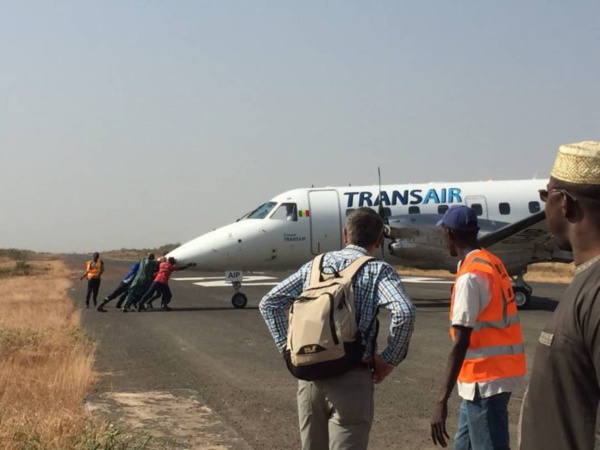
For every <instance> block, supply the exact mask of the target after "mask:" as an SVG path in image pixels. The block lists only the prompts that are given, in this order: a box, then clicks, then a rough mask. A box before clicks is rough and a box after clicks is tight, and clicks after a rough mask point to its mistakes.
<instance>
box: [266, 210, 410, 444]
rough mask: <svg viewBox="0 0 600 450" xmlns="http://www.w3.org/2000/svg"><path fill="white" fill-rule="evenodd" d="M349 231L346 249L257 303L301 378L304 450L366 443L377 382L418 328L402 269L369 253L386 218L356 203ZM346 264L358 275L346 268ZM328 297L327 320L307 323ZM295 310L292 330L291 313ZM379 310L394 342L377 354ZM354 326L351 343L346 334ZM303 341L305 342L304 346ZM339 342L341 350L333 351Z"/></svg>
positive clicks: (380, 235) (379, 239)
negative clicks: (307, 311) (386, 314)
mask: <svg viewBox="0 0 600 450" xmlns="http://www.w3.org/2000/svg"><path fill="white" fill-rule="evenodd" d="M343 236H344V243H345V244H346V247H345V248H344V249H342V250H340V251H334V252H329V253H326V254H325V255H323V256H322V260H321V257H320V256H319V257H317V258H316V259H315V260H313V261H311V262H308V263H307V264H305V265H304V266H302V268H300V270H299V271H298V272H296V273H295V274H294V275H292V276H290V277H289V278H287V279H286V280H284V281H282V282H281V283H280V284H279V285H277V286H276V287H275V288H273V290H271V292H269V293H268V294H267V295H266V296H265V297H264V298H263V299H262V300H261V302H260V307H259V308H260V312H261V314H262V315H263V317H264V319H265V322H266V323H267V326H268V328H269V331H270V332H271V335H272V336H273V339H274V340H275V344H276V345H277V347H278V349H279V351H280V352H281V353H283V354H284V355H285V357H286V361H287V364H288V367H289V368H290V371H292V373H294V374H295V375H296V376H297V377H298V378H303V379H299V380H298V394H297V400H298V416H299V422H300V437H301V441H302V449H304V450H309V449H326V448H335V449H338V448H344V449H350V448H351V449H357V450H358V449H366V448H367V446H368V442H369V432H370V430H371V424H372V422H373V411H374V403H373V383H380V382H382V381H383V380H384V379H385V378H386V377H387V376H388V375H389V374H390V372H391V371H392V370H393V369H394V367H395V366H397V365H398V364H399V363H400V362H401V361H402V360H403V359H404V358H405V357H406V354H407V352H408V345H409V340H410V337H411V335H412V332H413V328H414V320H415V308H414V306H413V304H412V303H411V301H410V299H409V298H408V297H407V295H406V293H405V291H404V286H403V285H402V282H401V281H400V277H399V276H398V274H397V273H396V271H395V270H394V269H393V268H392V266H390V265H389V264H387V263H385V262H383V261H381V260H376V259H373V258H364V257H365V256H368V255H370V254H371V253H373V252H374V251H376V250H377V249H378V248H379V246H380V245H381V242H382V240H383V220H382V219H381V217H380V216H379V215H378V214H377V213H376V212H375V211H373V210H372V209H369V208H358V209H356V210H355V211H353V212H352V213H351V214H350V215H349V216H348V217H347V219H346V227H345V228H344V230H343ZM361 258H362V260H361V261H359V262H357V263H356V264H352V263H353V262H355V261H357V260H359V259H361ZM315 262H316V263H317V264H315ZM349 266H352V267H349ZM358 266H360V267H358ZM346 268H348V269H349V271H351V272H353V273H350V274H346V273H344V269H346ZM352 275H353V276H352ZM344 280H348V281H347V282H346V281H344ZM315 285H318V286H316V289H315ZM333 285H336V286H337V287H336V286H333ZM340 289H341V292H340ZM315 291H316V292H315ZM324 298H325V299H330V300H326V301H324V302H323V303H324V304H325V308H326V307H327V304H328V303H331V309H330V310H329V311H326V310H325V309H323V311H322V316H321V317H319V316H316V317H315V316H314V314H313V317H312V318H313V319H315V318H316V319H317V322H318V323H317V324H316V325H315V321H314V320H313V321H312V323H302V322H301V320H300V319H301V318H302V317H303V315H302V314H303V309H304V308H305V307H307V308H311V307H313V304H314V306H315V308H318V304H319V302H320V301H321V300H322V299H324ZM290 307H292V310H291V312H290V327H289V328H288V321H287V320H286V310H287V309H288V308H290ZM380 307H385V308H387V309H389V310H390V315H391V320H390V329H389V334H388V339H387V344H388V345H387V347H386V348H385V349H384V350H383V351H382V352H381V353H377V331H378V322H377V317H376V316H377V312H378V309H379V308H380ZM346 310H347V311H350V314H349V315H348V316H346V317H343V316H340V318H339V319H338V317H337V316H336V315H337V314H342V313H343V312H344V311H346ZM321 318H322V320H320V321H319V319H321ZM348 322H352V323H348ZM321 326H322V328H319V327H321ZM317 328H319V329H317ZM352 328H354V330H355V336H354V340H353V341H348V340H346V339H341V338H340V336H341V337H342V338H343V337H344V335H345V333H346V331H345V330H347V329H352ZM321 329H322V330H323V333H322V334H321V335H322V336H329V337H331V339H329V338H326V339H323V338H321V339H320V340H319V337H318V336H319V334H320V333H319V331H320V330H321ZM312 331H314V333H313V335H314V336H315V338H314V339H315V341H314V342H312V343H311V341H310V336H308V335H310V334H311V332H312ZM302 339H304V341H305V343H306V345H303V346H301V347H298V345H297V342H300V341H302ZM340 341H341V343H340V344H339V345H336V346H335V347H338V349H337V350H336V349H335V348H332V347H334V344H338V342H340ZM343 341H346V342H343ZM336 351H337V352H338V353H339V354H338V356H340V357H339V358H338V359H335V358H336V356H335V355H334V356H333V358H334V359H333V360H329V361H323V359H330V358H328V357H327V356H322V355H328V354H333V353H335V352H336ZM340 352H341V353H340ZM311 364H312V365H313V367H311ZM336 366H337V367H336ZM312 369H314V370H312ZM336 373H337V374H336ZM299 374H300V375H299Z"/></svg>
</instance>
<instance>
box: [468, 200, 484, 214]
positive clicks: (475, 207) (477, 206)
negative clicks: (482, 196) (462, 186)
mask: <svg viewBox="0 0 600 450" xmlns="http://www.w3.org/2000/svg"><path fill="white" fill-rule="evenodd" d="M470 206H471V209H472V210H473V211H475V214H477V215H478V216H483V206H481V203H473V204H472V205H470Z"/></svg>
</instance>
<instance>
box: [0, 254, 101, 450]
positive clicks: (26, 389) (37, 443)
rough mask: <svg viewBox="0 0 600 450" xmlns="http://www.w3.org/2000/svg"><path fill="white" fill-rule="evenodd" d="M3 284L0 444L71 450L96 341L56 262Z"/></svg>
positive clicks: (81, 423)
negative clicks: (84, 328) (92, 340)
mask: <svg viewBox="0 0 600 450" xmlns="http://www.w3.org/2000/svg"><path fill="white" fill-rule="evenodd" d="M28 264H29V265H30V266H31V267H32V272H33V273H35V275H30V276H26V277H25V276H24V277H10V278H5V279H2V280H1V281H0V357H1V358H2V364H1V366H0V447H1V448H3V449H21V448H74V446H73V443H74V442H76V441H77V440H78V439H79V436H80V435H81V433H82V430H84V428H85V426H86V419H85V415H84V413H83V408H82V406H83V399H84V398H85V396H86V394H87V393H88V392H89V390H90V388H91V386H92V384H93V382H94V374H93V370H92V369H93V361H94V346H93V345H92V344H91V343H90V342H89V341H88V340H87V339H86V338H85V336H84V335H83V333H82V331H81V329H80V328H79V327H80V320H81V318H80V314H79V312H78V311H77V310H76V309H75V306H74V303H73V301H72V300H70V299H69V297H68V295H67V289H68V288H69V287H70V282H69V280H68V279H69V275H70V273H69V271H68V270H67V269H66V267H65V266H64V265H63V264H62V263H61V262H60V261H44V262H39V261H35V262H28Z"/></svg>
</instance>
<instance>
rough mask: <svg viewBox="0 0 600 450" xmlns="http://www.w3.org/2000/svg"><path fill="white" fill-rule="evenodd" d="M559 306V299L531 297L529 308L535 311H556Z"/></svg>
mask: <svg viewBox="0 0 600 450" xmlns="http://www.w3.org/2000/svg"><path fill="white" fill-rule="evenodd" d="M557 306H558V301H557V300H553V299H551V298H547V297H535V296H533V297H531V302H530V303H529V308H527V309H528V310H535V311H554V310H555V309H556V307H557Z"/></svg>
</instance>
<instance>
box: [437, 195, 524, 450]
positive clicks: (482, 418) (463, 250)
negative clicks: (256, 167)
mask: <svg viewBox="0 0 600 450" xmlns="http://www.w3.org/2000/svg"><path fill="white" fill-rule="evenodd" d="M437 226H438V227H441V229H442V232H443V237H444V243H445V245H446V247H447V248H448V250H449V251H450V254H451V255H452V256H457V257H459V258H460V259H461V261H460V262H459V263H458V269H457V273H456V277H455V280H454V286H453V288H452V295H451V299H450V325H451V326H450V335H451V337H452V341H453V344H452V349H451V351H450V355H449V357H448V361H447V364H446V369H445V372H444V374H445V375H444V378H443V382H442V388H441V391H440V394H439V397H438V398H437V399H436V401H435V403H434V407H433V411H432V416H431V438H432V440H433V442H434V444H436V445H437V444H440V445H441V446H442V447H446V446H447V442H446V440H447V439H449V435H448V432H447V431H446V417H447V415H448V398H449V397H450V395H451V393H452V390H453V389H454V384H457V386H458V395H459V396H460V397H462V399H463V400H462V403H461V406H460V415H459V420H458V429H457V431H456V435H455V437H454V448H455V449H470V448H474V449H478V450H487V449H496V450H503V449H509V448H510V439H509V434H508V402H509V400H510V396H511V393H513V392H515V391H520V390H523V389H524V387H525V373H526V371H527V368H526V364H525V349H524V345H523V333H522V330H521V325H520V323H519V317H518V314H517V306H516V303H515V299H514V293H513V289H512V285H511V280H510V277H509V275H508V273H507V271H506V268H505V267H504V264H503V263H502V261H501V260H500V259H499V258H498V257H496V256H494V255H493V254H492V253H490V252H488V251H487V250H485V249H482V248H481V247H480V246H479V243H478V241H477V233H478V231H479V226H478V223H477V215H476V213H475V211H473V210H472V209H471V208H469V207H468V206H465V205H456V206H453V207H452V208H450V209H448V210H447V211H446V213H445V214H444V216H443V217H442V219H441V220H440V221H439V222H438V223H437Z"/></svg>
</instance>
